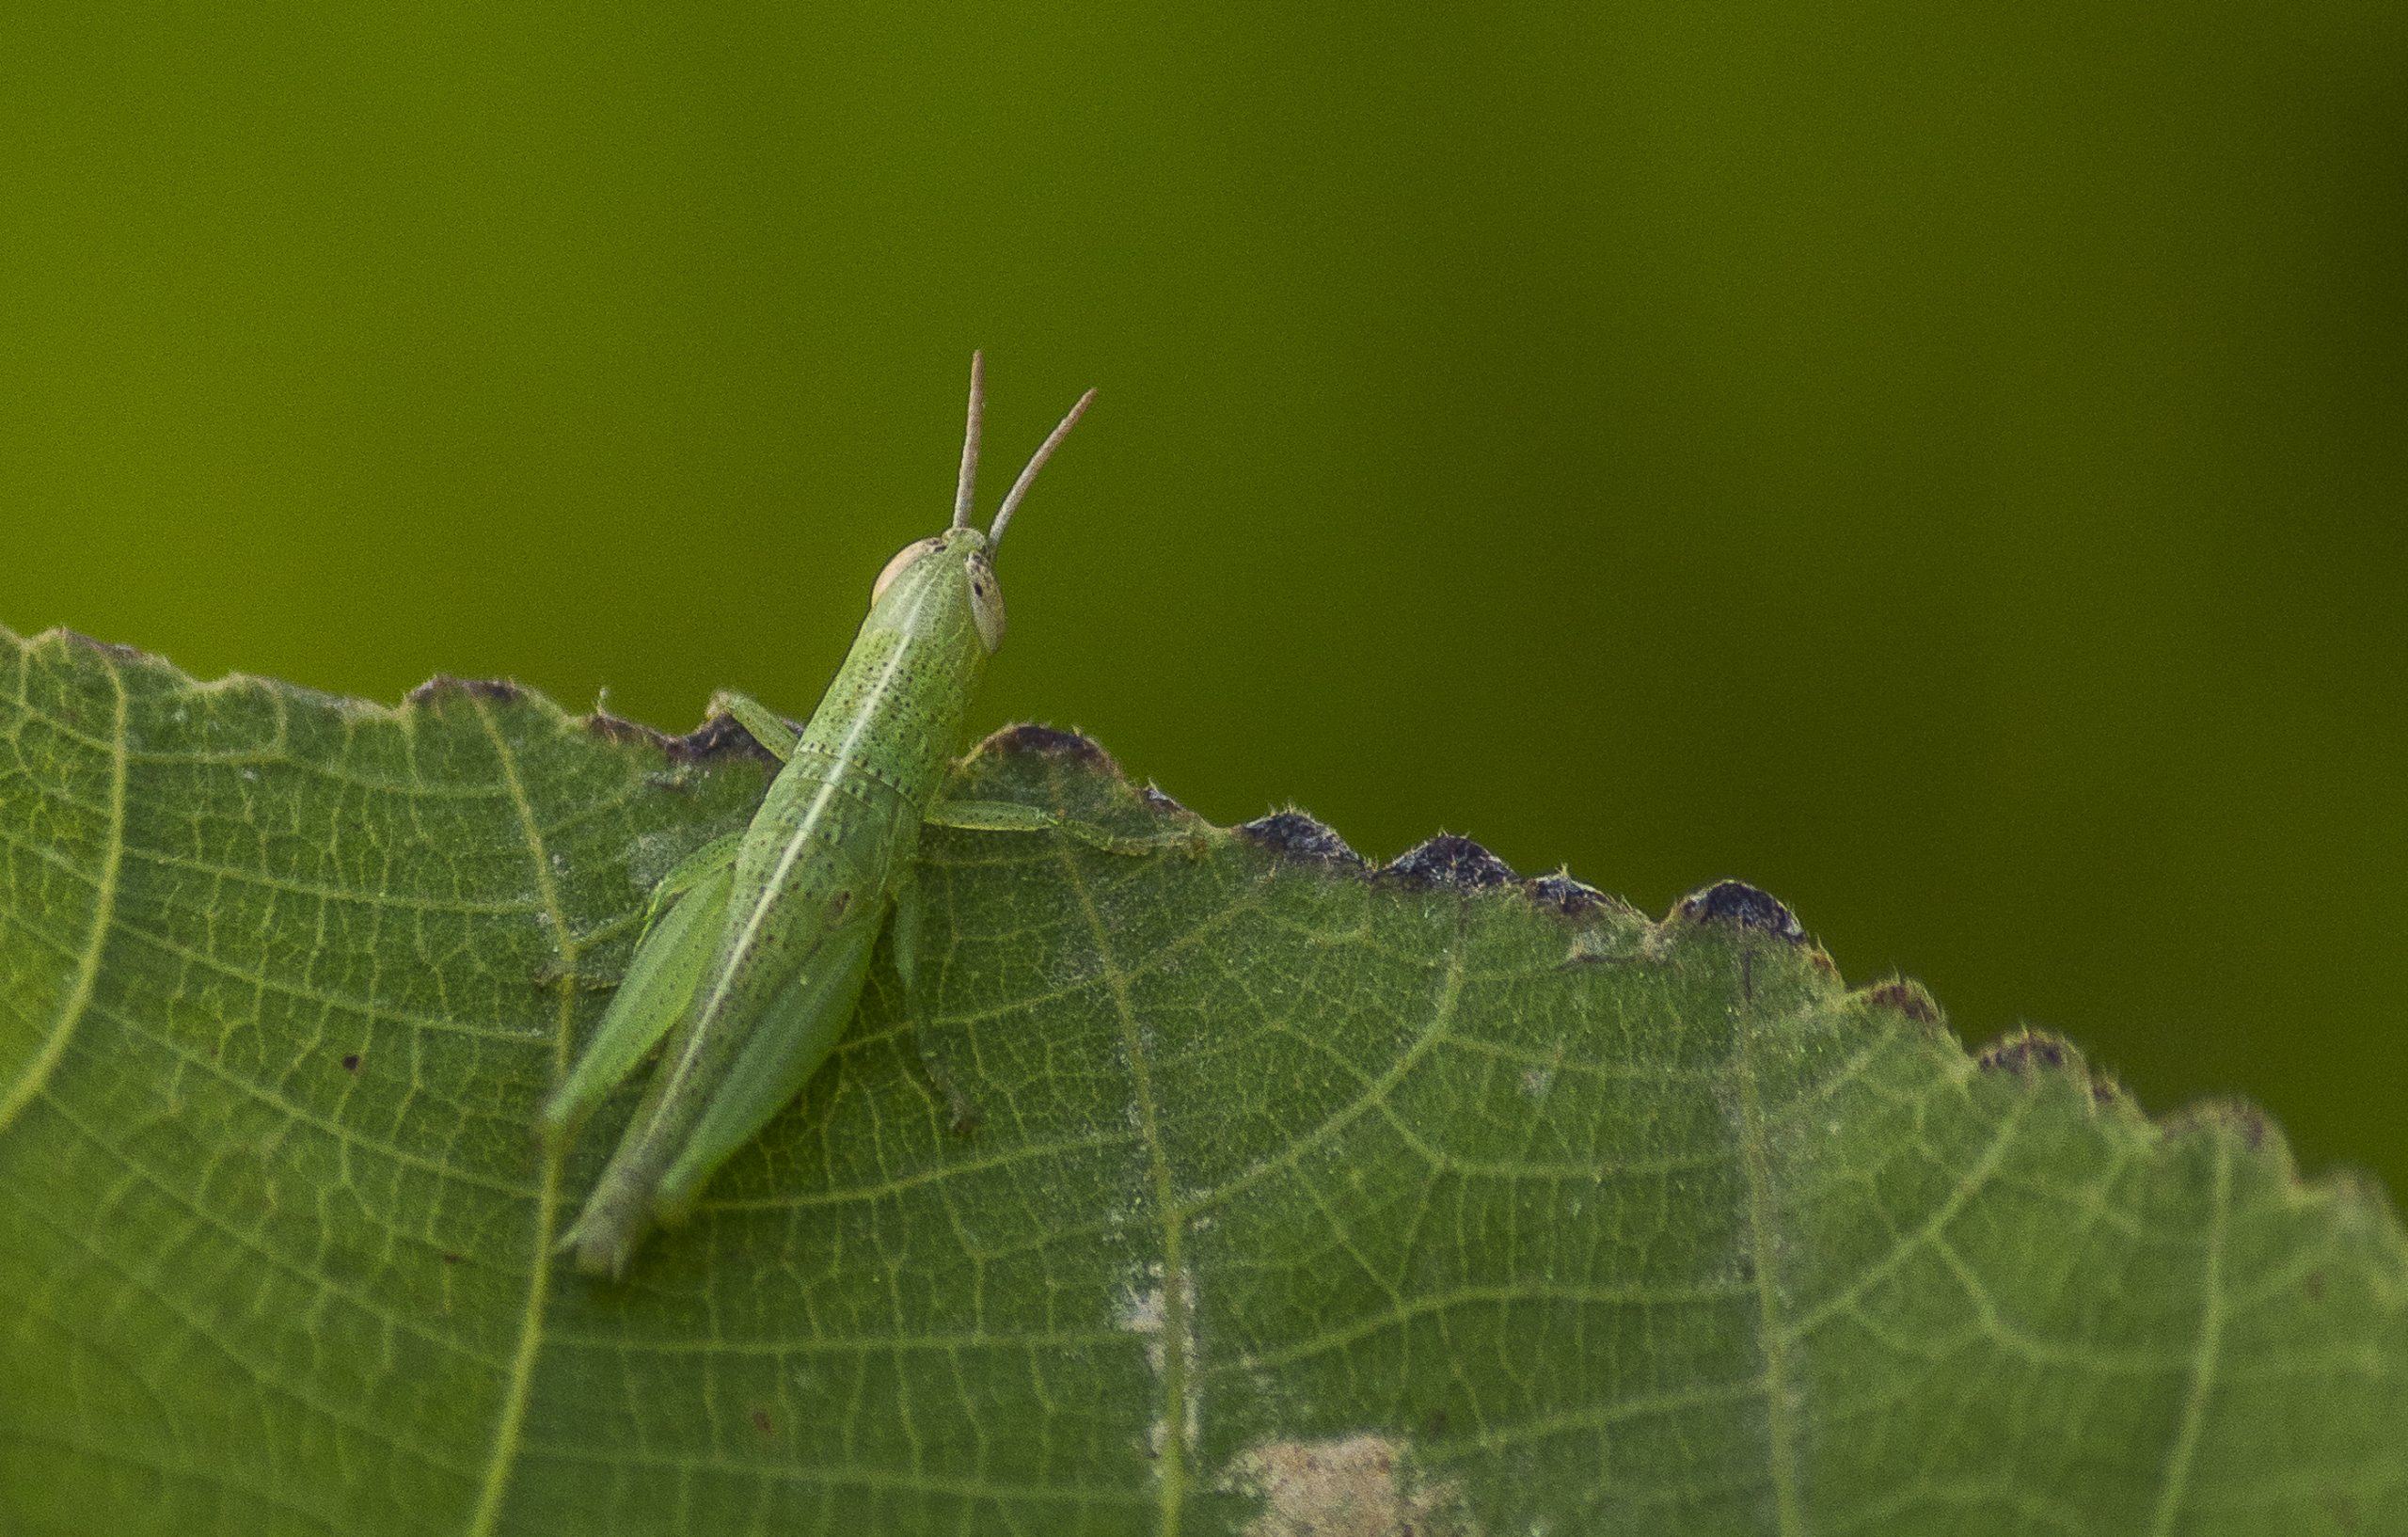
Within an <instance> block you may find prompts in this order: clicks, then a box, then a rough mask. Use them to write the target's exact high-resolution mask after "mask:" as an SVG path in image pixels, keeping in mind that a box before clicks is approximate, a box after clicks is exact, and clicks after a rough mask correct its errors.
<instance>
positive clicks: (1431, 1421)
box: [1421, 1408, 1447, 1441]
mask: <svg viewBox="0 0 2408 1537" xmlns="http://www.w3.org/2000/svg"><path fill="white" fill-rule="evenodd" d="M1444 1434H1447V1411H1446V1410H1445V1409H1443V1408H1439V1409H1433V1410H1431V1411H1430V1418H1427V1419H1424V1420H1423V1421H1422V1422H1421V1435H1422V1438H1423V1439H1424V1440H1430V1441H1434V1440H1436V1439H1438V1438H1439V1437H1440V1436H1442V1435H1444Z"/></svg>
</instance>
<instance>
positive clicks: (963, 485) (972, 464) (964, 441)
mask: <svg viewBox="0 0 2408 1537" xmlns="http://www.w3.org/2000/svg"><path fill="white" fill-rule="evenodd" d="M986 419H987V355H986V354H985V353H982V352H974V353H972V354H971V355H970V425H969V426H967V427H965V428H963V429H962V433H961V479H960V480H959V481H958V482H956V483H954V488H953V526H954V527H955V528H957V529H958V528H963V527H966V526H967V525H968V524H969V522H970V500H971V499H972V498H973V497H974V496H976V495H977V494H978V429H979V428H980V426H982V425H983V424H984V423H985V421H986Z"/></svg>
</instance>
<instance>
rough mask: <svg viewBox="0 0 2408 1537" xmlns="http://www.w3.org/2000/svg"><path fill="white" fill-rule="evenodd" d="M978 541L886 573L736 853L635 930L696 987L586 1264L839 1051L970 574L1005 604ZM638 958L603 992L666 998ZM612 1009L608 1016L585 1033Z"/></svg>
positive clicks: (617, 1258) (954, 693) (902, 858)
mask: <svg viewBox="0 0 2408 1537" xmlns="http://www.w3.org/2000/svg"><path fill="white" fill-rule="evenodd" d="M986 547H987V545H986V540H985V538H984V536H982V535H981V534H980V533H979V531H977V530H975V529H971V528H956V529H953V530H950V531H947V532H946V533H944V534H943V535H941V536H940V537H939V538H937V539H936V540H934V541H931V542H930V543H929V547H927V550H926V551H925V552H924V553H922V554H921V555H919V556H918V557H917V558H916V559H914V560H912V561H911V563H909V564H908V565H906V566H904V567H903V568H902V569H901V570H900V571H899V572H897V573H896V574H895V577H894V579H893V580H892V581H891V582H890V583H888V584H887V585H886V587H885V589H884V590H883V591H882V592H881V593H880V594H878V596H877V597H876V599H875V600H874V602H873V603H872V605H871V608H870V612H869V616H868V618H867V619H865V620H864V621H863V624H862V627H861V631H860V633H859V635H857V636H856V637H855V639H854V641H853V645H852V649H851V650H850V651H849V652H848V654H847V656H846V658H845V661H844V665H843V666H842V667H841V668H839V669H838V671H837V673H836V676H835V679H834V681H833V682H832V683H831V684H830V685H829V686H828V691H827V693H826V694H825V696H823V697H822V698H821V700H820V702H819V706H818V708H817V709H816V710H814V711H813V712H812V716H811V720H810V723H809V724H808V725H806V726H805V727H804V728H803V731H802V734H801V736H800V738H798V739H797V741H796V742H795V744H794V749H793V753H792V755H791V756H790V757H789V758H788V759H787V762H786V765H785V768H784V769H783V770H781V771H780V773H779V774H778V776H777V779H776V780H775V781H774V782H773V783H772V784H771V785H770V787H769V791H768V796H767V797H766V798H765V799H764V800H763V801H762V804H761V808H760V810H759V812H758V813H757V814H756V815H755V816H754V817H753V822H752V825H751V826H750V827H749V828H748V829H747V830H746V832H744V835H743V839H742V842H741V843H740V844H739V845H738V846H737V851H736V858H735V861H734V865H733V869H732V871H727V872H723V873H721V874H719V875H717V876H715V877H712V878H709V879H706V880H705V881H704V882H703V883H701V884H700V885H698V887H697V888H696V891H695V892H692V893H689V894H688V895H686V896H684V897H683V898H682V901H681V907H682V908H692V907H693V905H694V904H696V903H703V904H705V909H704V910H702V911H705V917H704V918H703V919H702V920H700V921H701V922H702V923H703V924H704V925H705V927H701V928H693V927H692V926H691V924H690V923H689V932H686V933H673V932H672V930H671V925H670V924H669V923H667V922H663V923H661V924H658V925H657V926H656V927H655V928H654V930H653V934H652V935H651V936H647V941H646V943H647V944H649V943H653V942H654V939H655V938H658V939H659V941H660V943H662V944H663V946H664V947H667V946H669V945H672V944H683V945H685V946H686V947H688V948H689V949H690V950H691V951H692V952H693V953H694V954H695V955H696V956H698V957H699V956H701V955H703V954H707V955H708V956H709V959H708V961H707V964H705V966H704V967H703V968H702V969H701V971H700V973H699V975H698V976H689V975H680V976H677V977H675V978H673V979H672V980H671V981H670V982H669V983H667V984H664V985H663V986H665V987H666V988H667V989H668V990H670V991H671V992H673V993H674V992H680V991H683V990H684V989H685V988H688V987H690V988H691V992H690V995H689V996H690V1002H689V1003H687V1004H685V1005H684V1006H683V1007H682V1008H681V1009H680V1010H679V1017H678V1018H677V1021H676V1022H675V1024H674V1025H673V1026H672V1027H670V1029H669V1033H668V1037H667V1046H666V1050H665V1052H664V1054H663V1056H662V1058H661V1061H660V1064H659V1066H658V1068H657V1070H656V1071H655V1074H654V1077H653V1079H652V1084H651V1086H650V1088H649V1089H648V1090H647V1092H646V1093H645V1095H644V1097H643V1100H642V1102H641V1104H640V1105H639V1106H638V1108H637V1111H636V1114H635V1117H634V1118H633V1120H632V1121H630V1123H629V1124H628V1127H627V1130H626V1134H625V1136H624V1138H623V1139H622V1140H621V1142H620V1144H619V1146H618V1149H617V1151H616V1152H615V1153H614V1154H613V1155H612V1157H611V1159H610V1165H609V1166H608V1167H607V1168H606V1169H605V1170H604V1172H603V1175H602V1178H601V1180H600V1182H599V1183H598V1184H597V1185H596V1186H595V1188H594V1194H593V1196H591V1198H590V1199H589V1200H588V1201H587V1203H586V1207H585V1210H584V1212H583V1213H582V1215H581V1216H580V1217H579V1219H578V1224H577V1226H576V1228H574V1229H573V1230H572V1232H571V1234H570V1242H571V1243H572V1244H574V1246H576V1248H577V1249H578V1260H579V1263H580V1266H581V1267H582V1268H584V1269H587V1270H589V1271H595V1272H604V1271H608V1272H613V1273H615V1272H618V1271H621V1270H623V1269H624V1268H625V1266H626V1261H627V1259H628V1257H629V1255H630V1254H631V1253H632V1251H633V1249H634V1247H635V1245H636V1244H638V1243H639V1242H640V1241H641V1240H642V1236H643V1234H644V1233H645V1232H646V1231H647V1230H648V1229H649V1228H651V1226H652V1225H653V1223H654V1222H655V1221H656V1220H657V1221H666V1222H674V1221H676V1220H677V1219H679V1218H680V1217H682V1216H683V1215H684V1214H685V1213H686V1212H688V1211H689V1209H690V1207H691V1205H692V1203H693V1200H694V1197H695V1196H696V1194H697V1193H698V1192H699V1190H700V1189H701V1187H702V1185H703V1183H704V1181H705V1180H707V1179H708V1178H709V1177H710V1175H711V1173H712V1172H713V1171H714V1170H716V1169H717V1168H718V1167H719V1166H720V1165H721V1164H723V1163H724V1162H726V1160H727V1159H728V1157H729V1156H730V1155H731V1154H733V1153H734V1152H735V1151H736V1150H737V1149H738V1148H740V1147H741V1146H743V1144H744V1143H745V1142H747V1141H749V1140H750V1139H751V1138H752V1137H753V1134H754V1133H757V1132H758V1131H760V1129H761V1128H762V1127H763V1126H764V1125H766V1124H767V1123H768V1119H769V1118H770V1117H772V1116H774V1115H775V1114H776V1113H777V1112H778V1110H779V1109H780V1108H781V1107H783V1106H784V1104H785V1103H786V1102H787V1101H790V1100H792V1099H793V1098H794V1096H795V1094H796V1093H797V1092H798V1091H800V1088H801V1086H802V1085H803V1083H804V1081H805V1080H807V1079H808V1078H809V1077H810V1076H811V1074H812V1072H813V1071H814V1070H816V1069H817V1068H818V1067H819V1066H820V1064H821V1063H823V1062H825V1061H826V1060H827V1058H828V1055H829V1054H830V1053H831V1052H832V1051H833V1050H834V1048H835V1044H836V1038H837V1037H838V1035H839V1034H840V1033H841V1031H842V1030H843V1028H844V1025H845V1022H846V1021H847V1020H848V1019H849V1018H850V1017H851V1015H852V1011H853V1006H854V1004H855V1003H856V1002H857V1001H858V999H859V996H860V993H861V989H862V983H863V976H864V974H865V973H866V970H867V967H868V962H869V955H870V950H871V948H872V946H873V944H874V943H875V942H876V940H877V937H878V934H879V930H880V929H881V928H882V927H884V925H885V922H886V919H887V915H888V913H889V911H891V909H892V907H893V904H894V899H895V891H896V888H897V887H898V885H899V884H900V883H901V882H902V881H903V879H905V878H906V877H907V875H908V873H909V870H910V867H911V859H912V856H913V854H914V852H915V851H916V849H917V848H918V844H919V836H920V824H921V819H922V817H923V816H925V815H926V814H927V809H928V807H929V805H930V803H931V802H932V800H934V798H935V796H936V793H937V788H938V786H939V784H940V783H941V782H942V781H943V777H944V773H945V769H946V766H947V764H948V763H949V761H950V759H951V756H952V753H953V750H954V747H955V745H956V743H958V741H959V739H960V736H961V732H962V729H963V725H964V717H965V715H966V713H967V711H968V708H969V705H970V699H971V695H972V693H973V691H974V689H975V688H976V686H977V682H978V678H979V675H980V673H982V672H984V670H985V666H986V660H987V655H988V650H989V645H988V643H987V642H986V641H985V640H984V639H983V638H982V634H981V628H980V625H979V623H978V619H977V616H976V614H975V613H974V609H973V601H974V593H973V588H974V584H983V586H981V587H980V588H979V591H978V594H977V597H978V598H979V600H980V601H984V602H990V603H991V604H992V605H993V606H994V611H995V612H996V613H997V614H998V615H1000V611H1001V610H1000V604H1001V598H1000V595H999V594H996V593H995V592H994V589H993V580H994V578H993V574H992V572H991V570H990V568H989V567H988V565H987V563H986V562H985V560H984V553H985V550H986ZM997 633H998V634H999V633H1000V620H999V619H998V622H997ZM712 880H716V881H717V882H718V884H717V885H714V884H712V883H711V881H712ZM722 893H723V895H722ZM689 916H690V915H689ZM714 923H715V924H716V926H717V938H716V942H715V943H709V944H707V945H705V943H704V938H703V936H704V935H705V934H706V933H707V932H708V927H707V926H708V925H710V924H714ZM673 959H674V958H672V960H673ZM645 962H646V957H645V954H644V952H643V950H642V949H640V950H639V953H638V958H637V960H636V963H635V965H634V966H633V967H631V968H630V972H629V983H628V985H626V986H625V987H623V988H622V990H621V994H620V996H619V998H617V999H615V1000H614V1001H613V1010H614V1011H616V1010H618V1009H620V1008H621V1007H623V1006H624V1007H626V1008H628V1009H647V1008H657V1007H659V1006H662V994H661V988H660V987H657V986H652V985H651V984H650V983H646V984H644V985H643V986H639V985H638V981H639V973H640V972H641V970H642V968H643V967H644V965H645ZM646 988H649V989H650V990H649V991H647V990H646ZM611 1027H612V1021H611V1019H610V1017H609V1016H607V1015H606V1017H605V1020H604V1023H603V1027H602V1030H601V1031H600V1032H598V1033H597V1038H598V1037H599V1036H604V1035H608V1034H609V1033H610V1030H611Z"/></svg>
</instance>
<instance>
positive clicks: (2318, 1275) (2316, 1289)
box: [2300, 1270, 2324, 1302]
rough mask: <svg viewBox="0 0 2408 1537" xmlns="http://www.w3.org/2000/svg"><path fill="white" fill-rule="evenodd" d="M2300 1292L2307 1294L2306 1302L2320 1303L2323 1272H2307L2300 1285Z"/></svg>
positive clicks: (2322, 1289)
mask: <svg viewBox="0 0 2408 1537" xmlns="http://www.w3.org/2000/svg"><path fill="white" fill-rule="evenodd" d="M2300 1290H2301V1291H2305V1292H2306V1293H2307V1300H2308V1301H2310V1302H2322V1301H2323V1300H2324V1272H2322V1271H2321V1270H2311V1271H2309V1272H2308V1273H2307V1278H2306V1279H2305V1280H2304V1281H2302V1282H2301V1283H2300Z"/></svg>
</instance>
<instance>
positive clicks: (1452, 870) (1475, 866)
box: [1379, 832, 1520, 891]
mask: <svg viewBox="0 0 2408 1537" xmlns="http://www.w3.org/2000/svg"><path fill="white" fill-rule="evenodd" d="M1379 877H1380V879H1384V880H1394V881H1398V882H1401V883H1402V884H1404V885H1407V886H1425V887H1427V886H1453V887H1456V888H1458V889H1461V890H1464V891H1482V890H1485V889H1487V888H1489V887H1491V886H1510V885H1512V884H1513V882H1514V881H1515V880H1517V879H1520V878H1519V877H1518V876H1516V875H1514V874H1513V866H1512V865H1510V864H1506V863H1505V862H1504V861H1503V860H1501V859H1498V858H1497V856H1496V855H1494V854H1492V853H1490V852H1489V851H1488V850H1487V849H1485V848H1481V846H1480V845H1478V844H1476V843H1474V842H1472V841H1471V840H1470V839H1469V838H1463V837H1457V836H1456V835H1455V834H1454V833H1451V832H1441V833H1439V834H1438V835H1437V836H1436V837H1434V838H1431V839H1429V840H1427V841H1426V842H1423V843H1420V844H1417V845H1415V846H1414V847H1413V848H1408V849H1406V850H1405V851H1404V852H1403V853H1402V854H1399V855H1398V856H1397V857H1396V858H1395V859H1393V860H1391V861H1389V862H1388V864H1386V865H1384V866H1382V867H1381V869H1380V871H1379Z"/></svg>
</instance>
